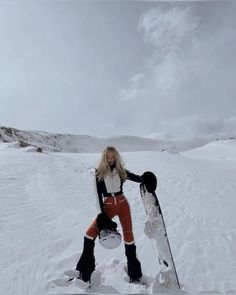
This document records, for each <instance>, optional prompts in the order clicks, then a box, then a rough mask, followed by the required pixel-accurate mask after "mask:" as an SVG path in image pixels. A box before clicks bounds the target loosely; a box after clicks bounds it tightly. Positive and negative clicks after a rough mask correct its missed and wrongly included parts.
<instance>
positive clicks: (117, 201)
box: [85, 195, 134, 245]
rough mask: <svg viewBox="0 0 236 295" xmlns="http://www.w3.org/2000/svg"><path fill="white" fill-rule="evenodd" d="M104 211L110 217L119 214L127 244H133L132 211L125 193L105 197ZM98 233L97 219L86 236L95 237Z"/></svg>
mask: <svg viewBox="0 0 236 295" xmlns="http://www.w3.org/2000/svg"><path fill="white" fill-rule="evenodd" d="M104 211H105V213H106V214H107V216H108V217H109V218H110V219H112V218H113V217H114V216H116V215H118V217H119V219H120V223H121V226H122V231H123V238H124V242H125V244H128V245H129V244H133V243H134V236H133V230H132V219H131V212H130V207H129V203H128V201H127V199H126V197H125V196H124V195H118V196H115V197H107V198H105V201H104ZM98 234H99V230H98V228H97V220H96V219H95V220H94V221H93V223H92V224H91V225H90V227H89V228H88V230H87V231H86V234H85V236H86V237H87V238H90V239H91V238H92V239H95V238H96V237H97V236H98Z"/></svg>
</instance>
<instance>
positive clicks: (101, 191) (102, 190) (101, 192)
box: [96, 170, 142, 212]
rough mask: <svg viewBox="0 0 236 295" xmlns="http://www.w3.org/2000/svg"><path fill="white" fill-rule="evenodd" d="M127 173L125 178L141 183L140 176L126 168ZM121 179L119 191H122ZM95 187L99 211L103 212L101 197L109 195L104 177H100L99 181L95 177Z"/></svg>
mask: <svg viewBox="0 0 236 295" xmlns="http://www.w3.org/2000/svg"><path fill="white" fill-rule="evenodd" d="M125 171H126V173H127V179H128V180H131V181H135V182H139V183H141V181H142V178H141V176H139V175H136V174H133V173H131V172H129V171H128V170H125ZM123 183H124V182H123V181H122V180H121V185H120V193H121V194H122V193H123ZM96 188H97V193H98V200H99V205H100V208H101V211H102V212H104V208H103V197H106V196H109V193H108V192H107V188H106V184H105V181H104V179H101V180H100V181H99V180H98V178H97V177H96Z"/></svg>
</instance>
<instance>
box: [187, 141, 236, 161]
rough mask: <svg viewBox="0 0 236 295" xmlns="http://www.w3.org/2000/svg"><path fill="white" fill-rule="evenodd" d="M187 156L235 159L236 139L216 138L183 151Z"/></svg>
mask: <svg viewBox="0 0 236 295" xmlns="http://www.w3.org/2000/svg"><path fill="white" fill-rule="evenodd" d="M183 154H184V155H185V156H189V157H193V158H202V159H211V160H235V159H236V139H234V138H232V139H228V140H216V141H213V142H210V143H208V144H206V145H204V146H202V147H199V148H196V149H192V150H190V151H187V152H184V153H183Z"/></svg>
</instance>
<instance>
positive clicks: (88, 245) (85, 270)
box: [76, 237, 95, 282]
mask: <svg viewBox="0 0 236 295" xmlns="http://www.w3.org/2000/svg"><path fill="white" fill-rule="evenodd" d="M94 246H95V241H94V240H91V239H88V238H86V237H84V249H83V253H82V254H81V256H80V259H79V261H78V263H77V266H76V270H78V271H79V272H80V276H79V278H80V279H82V280H83V281H84V282H90V278H91V274H92V272H93V271H94V270H95V257H94Z"/></svg>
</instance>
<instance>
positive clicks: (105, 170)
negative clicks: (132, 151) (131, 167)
mask: <svg viewBox="0 0 236 295" xmlns="http://www.w3.org/2000/svg"><path fill="white" fill-rule="evenodd" d="M108 152H112V153H113V154H114V157H115V167H116V170H117V173H118V174H119V176H120V179H121V180H122V181H123V182H124V181H125V180H126V179H127V173H126V170H125V168H124V162H123V161H122V159H121V156H120V154H119V152H118V151H117V150H116V149H115V148H114V147H113V146H108V147H106V148H105V149H104V151H103V153H102V156H101V159H100V163H99V165H98V167H97V169H96V177H97V178H98V180H99V181H100V180H101V179H102V178H104V177H105V176H106V175H107V174H109V173H110V166H109V164H108V162H107V153H108Z"/></svg>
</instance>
